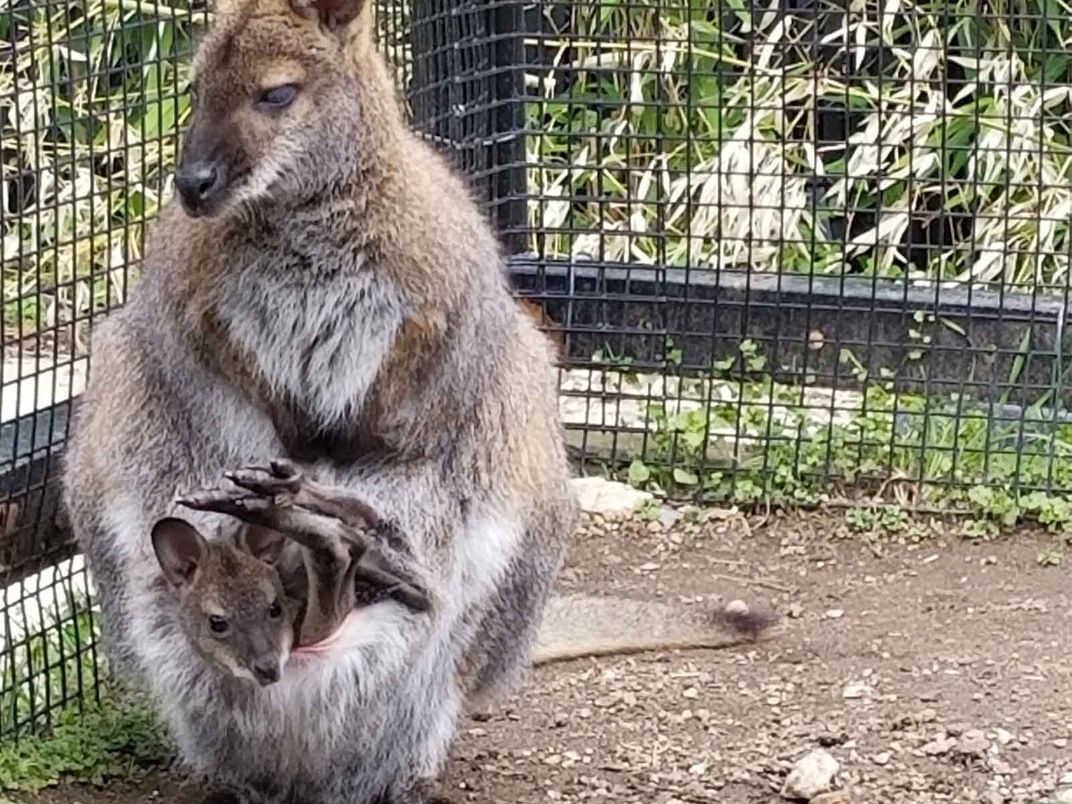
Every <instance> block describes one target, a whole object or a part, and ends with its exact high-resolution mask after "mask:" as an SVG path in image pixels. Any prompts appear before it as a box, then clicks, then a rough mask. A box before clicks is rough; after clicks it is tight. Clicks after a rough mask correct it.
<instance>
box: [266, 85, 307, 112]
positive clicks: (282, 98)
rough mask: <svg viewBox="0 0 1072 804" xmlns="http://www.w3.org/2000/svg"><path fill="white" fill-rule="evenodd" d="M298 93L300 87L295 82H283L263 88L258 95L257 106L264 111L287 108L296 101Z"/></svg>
mask: <svg viewBox="0 0 1072 804" xmlns="http://www.w3.org/2000/svg"><path fill="white" fill-rule="evenodd" d="M297 95H298V87H297V86H296V85H294V84H283V85H282V86H278V87H272V88H271V89H265V90H262V91H261V92H260V93H259V94H258V95H257V108H259V109H261V110H262V111H277V110H279V109H285V108H286V107H288V106H290V104H291V103H293V102H294V98H296V97H297Z"/></svg>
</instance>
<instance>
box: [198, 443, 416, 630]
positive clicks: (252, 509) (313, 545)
mask: <svg viewBox="0 0 1072 804" xmlns="http://www.w3.org/2000/svg"><path fill="white" fill-rule="evenodd" d="M227 477H228V478H229V479H230V480H231V482H232V483H233V484H234V485H235V488H234V489H211V490H206V491H201V492H198V493H196V494H192V495H189V496H187V497H184V498H182V499H181V500H179V502H180V503H181V504H183V505H186V506H187V507H190V508H194V509H198V510H204V511H215V512H217V513H223V514H228V515H230V516H234V517H236V518H238V519H240V520H242V521H244V522H247V523H250V524H255V525H261V526H264V527H268V528H271V529H273V530H277V531H279V532H281V533H284V534H285V535H287V536H289V537H291V538H293V539H294V540H295V541H297V542H298V543H299V544H301V545H302V546H303V547H305V548H306V549H307V550H309V551H311V553H312V557H313V558H315V559H316V561H317V562H318V564H317V566H315V567H312V568H311V569H314V570H315V571H317V572H325V571H329V570H333V569H335V568H338V567H340V566H345V567H347V568H348V569H349V570H350V571H349V574H348V575H347V576H346V577H345V579H344V585H345V588H346V589H347V590H349V589H350V588H351V587H352V585H353V581H360V582H362V583H364V584H367V585H369V586H371V587H373V588H375V589H378V590H382V592H383V593H384V594H386V595H388V596H390V597H392V598H394V599H395V600H397V601H398V602H400V603H402V604H403V605H405V606H408V607H409V608H411V609H413V610H414V611H418V612H423V611H427V610H428V609H430V608H431V601H430V599H429V596H428V593H427V592H426V591H425V589H424V588H423V585H422V584H421V583H419V581H418V580H417V578H418V576H419V573H417V572H416V571H412V572H410V571H407V570H408V568H407V567H406V566H405V564H404V562H402V561H395V562H392V563H391V564H388V563H386V561H385V557H384V556H383V554H382V552H381V551H379V550H378V548H377V547H376V546H375V544H373V542H372V539H371V538H370V535H369V531H370V529H372V528H374V527H378V526H381V525H382V526H383V527H388V526H387V525H386V524H384V523H381V521H380V519H379V517H378V516H377V515H376V513H375V512H374V511H373V510H372V509H371V508H370V507H369V506H368V505H367V504H365V503H364V502H363V501H362V500H360V499H358V498H357V497H356V496H355V495H353V494H352V493H350V492H348V491H345V490H343V489H337V488H335V487H332V486H326V485H323V484H321V483H316V482H315V481H312V480H310V479H309V478H308V477H306V476H305V475H304V474H302V473H301V472H299V471H298V470H297V469H296V468H295V467H294V466H293V465H291V464H289V463H288V462H286V461H272V462H271V463H270V465H269V466H268V467H249V468H245V469H241V470H238V471H235V472H229V473H227Z"/></svg>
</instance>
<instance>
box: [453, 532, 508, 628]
mask: <svg viewBox="0 0 1072 804" xmlns="http://www.w3.org/2000/svg"><path fill="white" fill-rule="evenodd" d="M520 540H521V527H520V525H519V524H518V523H517V521H516V520H514V521H512V520H510V519H508V518H506V517H504V516H501V515H498V514H494V513H487V514H484V515H482V516H474V517H473V519H472V521H471V522H470V523H469V527H467V528H466V529H465V532H464V533H459V534H458V544H457V548H456V549H457V552H456V554H455V572H456V580H455V582H454V583H453V584H452V586H451V588H452V589H458V590H460V591H461V592H462V593H463V597H464V599H458V598H455V599H454V600H453V601H450V602H451V603H453V605H454V607H455V608H456V609H457V610H458V611H461V610H464V609H466V608H468V606H469V605H471V604H472V603H474V602H476V601H479V600H482V599H484V598H485V597H486V596H487V595H489V594H490V593H491V592H492V591H494V590H495V589H496V588H497V586H498V584H499V581H500V579H501V578H502V576H503V573H504V572H505V571H506V567H507V566H508V565H509V563H510V560H511V559H512V558H513V556H514V554H515V553H516V551H517V545H518V542H519V541H520Z"/></svg>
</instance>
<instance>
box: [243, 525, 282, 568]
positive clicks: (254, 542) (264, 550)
mask: <svg viewBox="0 0 1072 804" xmlns="http://www.w3.org/2000/svg"><path fill="white" fill-rule="evenodd" d="M239 539H240V543H241V546H242V547H243V548H244V549H245V551H246V552H247V553H249V554H250V555H251V556H253V557H254V558H259V559H260V560H261V561H263V562H264V563H265V564H274V563H276V562H277V561H278V560H279V556H280V555H281V554H282V553H283V547H284V546H285V545H286V543H287V537H286V536H284V535H283V534H282V533H279V532H278V531H274V530H272V529H271V528H260V527H256V526H252V525H251V526H249V527H247V528H245V529H244V531H243V533H242V535H241V536H240V537H239Z"/></svg>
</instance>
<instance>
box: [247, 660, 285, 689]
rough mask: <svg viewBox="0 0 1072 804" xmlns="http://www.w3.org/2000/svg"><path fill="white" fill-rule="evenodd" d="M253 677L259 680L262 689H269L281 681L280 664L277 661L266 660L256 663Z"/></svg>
mask: <svg viewBox="0 0 1072 804" xmlns="http://www.w3.org/2000/svg"><path fill="white" fill-rule="evenodd" d="M253 675H254V676H255V677H256V679H257V683H258V684H260V685H261V686H262V687H267V686H268V685H269V684H275V682H277V681H279V662H278V661H276V660H275V659H265V660H262V661H259V662H256V663H254V665H253Z"/></svg>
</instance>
